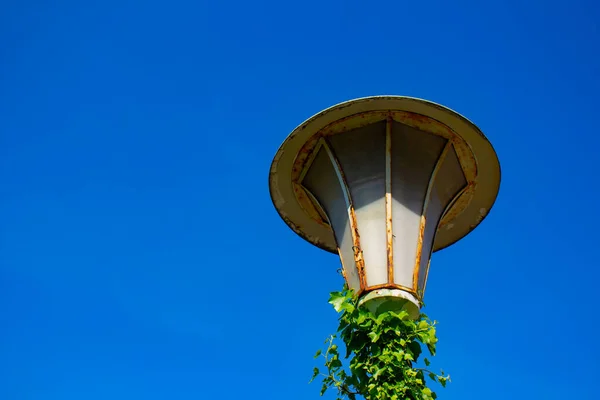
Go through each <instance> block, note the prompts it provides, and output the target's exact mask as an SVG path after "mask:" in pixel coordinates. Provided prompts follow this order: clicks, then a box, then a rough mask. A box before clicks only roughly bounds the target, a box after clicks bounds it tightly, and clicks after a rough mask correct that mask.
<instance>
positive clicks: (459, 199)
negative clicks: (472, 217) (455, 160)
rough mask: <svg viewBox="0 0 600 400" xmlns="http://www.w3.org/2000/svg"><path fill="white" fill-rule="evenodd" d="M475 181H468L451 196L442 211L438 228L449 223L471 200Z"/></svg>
mask: <svg viewBox="0 0 600 400" xmlns="http://www.w3.org/2000/svg"><path fill="white" fill-rule="evenodd" d="M476 186H477V184H476V182H469V183H467V185H466V186H465V187H464V188H462V189H461V190H459V191H458V193H456V195H455V196H454V197H453V198H452V200H451V201H450V203H449V204H448V206H447V207H446V209H445V210H444V212H443V213H442V219H441V221H440V223H439V228H442V227H446V226H447V225H448V224H450V223H451V222H452V221H453V220H454V219H455V218H456V217H457V216H458V215H459V214H460V213H461V212H463V211H464V209H465V208H467V206H468V205H469V203H470V202H471V199H472V198H473V194H474V193H475V189H476Z"/></svg>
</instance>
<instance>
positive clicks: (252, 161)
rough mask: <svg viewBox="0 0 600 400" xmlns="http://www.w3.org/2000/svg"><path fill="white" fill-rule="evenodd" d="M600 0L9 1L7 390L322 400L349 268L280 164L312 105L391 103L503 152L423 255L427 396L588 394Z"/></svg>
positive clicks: (594, 301) (1, 332)
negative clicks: (405, 100)
mask: <svg viewBox="0 0 600 400" xmlns="http://www.w3.org/2000/svg"><path fill="white" fill-rule="evenodd" d="M594 3H595V2H593V1H592V0H589V1H587V2H585V1H580V0H572V1H569V2H567V3H565V2H557V1H541V0H538V1H529V2H524V1H504V2H484V1H477V2H475V1H473V2H471V3H469V2H465V1H452V2H448V1H439V2H419V1H410V2H407V1H382V2H378V3H375V2H374V3H368V2H364V1H362V2H358V1H329V2H327V1H322V2H321V1H319V2H317V1H313V2H306V1H305V2H299V3H290V2H285V1H277V2H265V1H258V2H256V1H251V2H220V1H213V2H193V1H189V2H184V1H169V2H157V1H152V0H150V1H145V2H141V1H131V0H122V1H114V0H108V1H102V2H89V1H54V2H50V1H46V2H32V1H21V2H18V1H14V0H13V1H8V2H5V3H4V4H3V5H2V8H1V12H0V39H1V40H0V398H1V399H3V400H54V399H56V400H80V399H86V400H95V399H101V400H104V399H117V400H118V399H127V400H132V399H148V400H154V399H232V400H233V399H236V400H237V399H240V398H246V399H260V400H267V399H277V400H280V399H291V400H307V399H317V398H318V392H319V387H318V385H316V384H313V385H308V384H307V381H308V380H309V378H310V375H311V372H312V367H313V366H314V361H313V359H312V355H313V354H314V351H315V350H316V349H317V348H318V347H319V346H320V345H321V343H322V342H323V340H324V339H325V337H326V336H327V335H328V334H329V333H331V332H333V331H334V329H335V327H336V325H337V321H336V315H335V313H334V311H333V310H332V309H331V307H330V306H329V305H328V304H327V298H328V293H329V292H330V291H333V290H336V289H338V288H339V287H340V286H341V281H340V278H339V277H338V276H337V275H336V272H335V271H336V269H337V268H338V260H337V258H336V257H335V256H333V255H331V254H328V253H325V252H323V251H321V250H319V249H317V248H314V247H312V246H311V245H310V244H308V243H306V242H304V241H303V240H302V239H300V238H299V237H297V236H296V235H295V234H294V233H293V232H292V231H290V230H289V229H288V228H287V226H286V225H285V224H284V223H283V222H282V221H281V220H280V218H279V217H278V215H277V213H276V212H275V210H274V208H273V206H272V204H271V201H270V198H269V193H268V185H267V175H268V170H269V165H270V163H271V160H272V157H273V155H274V154H275V151H276V150H277V148H278V147H279V145H280V144H281V142H282V141H283V139H284V138H285V137H286V135H287V134H288V133H289V132H290V131H291V130H292V129H293V128H294V127H295V126H296V125H297V124H299V123H300V122H302V121H303V120H304V119H305V118H307V117H309V116H311V115H313V114H314V113H316V112H318V111H320V110H321V109H323V108H325V107H328V106H330V105H333V104H336V103H338V102H341V101H345V100H348V99H352V98H356V97H362V96H369V95H377V94H398V95H407V96H413V97H420V98H425V99H428V100H432V101H435V102H438V103H442V104H444V105H446V106H448V107H450V108H453V109H455V110H456V111H458V112H460V113H461V114H464V115H466V116H467V117H468V118H469V119H471V120H473V121H474V122H475V123H476V124H477V125H479V126H480V128H481V129H482V130H483V131H484V132H485V133H486V135H487V136H488V138H489V139H490V140H491V141H492V143H493V144H494V146H495V148H496V150H497V152H498V155H499V158H500V161H501V165H502V173H503V175H502V179H503V180H502V187H501V190H500V196H499V198H498V201H497V203H496V206H495V207H494V209H493V210H492V212H491V214H490V216H489V217H488V219H486V221H485V222H484V223H483V224H482V225H481V226H480V227H479V228H477V229H476V230H475V231H474V232H473V233H472V234H471V235H470V236H468V237H467V238H466V239H464V240H463V241H461V242H459V243H458V244H456V245H454V246H452V247H450V248H448V249H446V250H444V251H442V252H440V253H437V254H435V255H434V257H433V261H432V271H431V273H430V275H429V276H430V280H429V285H428V292H427V294H426V302H427V310H426V311H427V313H428V314H429V315H430V316H431V317H433V318H435V319H437V320H438V321H440V327H439V336H440V343H439V356H438V357H436V359H435V366H436V367H442V368H444V369H445V370H446V371H447V372H449V373H450V374H451V376H452V378H453V383H452V384H451V385H450V386H449V388H447V389H446V390H442V389H440V390H439V391H438V393H439V394H440V396H441V397H440V398H442V399H448V400H450V399H479V398H485V399H488V400H493V399H525V398H527V399H561V400H562V399H567V398H569V399H570V398H578V399H598V398H599V396H600V395H599V394H598V393H597V387H598V386H597V381H598V374H599V373H600V345H599V343H598V339H597V338H598V334H597V332H598V327H599V321H598V316H599V315H600V313H599V311H598V307H599V305H600V304H599V301H598V280H599V278H600V272H599V269H598V268H599V263H598V261H597V253H596V251H595V250H596V249H597V238H598V233H597V232H598V226H599V224H600V218H599V216H598V204H599V200H598V196H599V195H600V191H599V190H598V183H599V182H600V178H599V177H598V172H599V168H598V158H599V156H600V136H599V135H598V121H597V118H598V115H599V111H598V108H599V106H600V101H599V100H598V93H599V92H600V32H599V31H598V21H599V20H600V7H599V6H598V5H597V4H594ZM367 4H371V5H367ZM329 398H331V397H329Z"/></svg>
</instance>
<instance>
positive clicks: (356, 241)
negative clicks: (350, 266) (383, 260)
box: [322, 139, 367, 292]
mask: <svg viewBox="0 0 600 400" xmlns="http://www.w3.org/2000/svg"><path fill="white" fill-rule="evenodd" d="M322 140H323V148H324V149H325V151H326V152H327V155H328V156H329V160H330V161H331V164H332V165H333V169H334V170H335V173H336V175H337V177H338V180H339V183H340V185H341V186H342V188H343V192H344V200H345V202H346V207H347V209H348V218H349V220H350V232H351V233H352V249H353V251H354V262H355V263H356V269H357V271H358V276H359V280H360V292H362V291H364V290H365V287H366V284H367V279H366V276H365V261H364V258H363V252H362V249H361V247H360V235H359V234H358V227H357V224H356V213H355V212H354V205H353V203H352V196H351V195H350V188H349V187H348V183H347V182H346V177H345V175H344V171H343V170H342V167H341V165H340V163H339V161H338V159H337V157H336V156H335V153H334V151H333V149H332V148H331V146H329V143H327V140H325V139H322ZM339 253H340V254H341V252H339Z"/></svg>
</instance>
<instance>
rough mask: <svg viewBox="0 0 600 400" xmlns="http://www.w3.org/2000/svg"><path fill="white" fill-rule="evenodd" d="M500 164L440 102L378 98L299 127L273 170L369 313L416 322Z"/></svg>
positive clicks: (304, 232)
mask: <svg viewBox="0 0 600 400" xmlns="http://www.w3.org/2000/svg"><path fill="white" fill-rule="evenodd" d="M499 186H500V165H499V162H498V158H497V156H496V153H495V151H494V149H493V147H492V145H491V144H490V142H489V141H488V140H487V139H486V137H485V136H484V135H483V133H482V132H481V131H480V130H479V129H478V128H477V127H476V126H475V125H474V124H473V123H471V122H470V121H469V120H467V119H466V118H464V117H462V116H461V115H459V114H457V113H456V112H454V111H452V110H450V109H448V108H445V107H443V106H440V105H438V104H435V103H432V102H429V101H425V100H420V99H415V98H410V97H401V96H375V97H367V98H362V99H356V100H351V101H348V102H344V103H341V104H338V105H335V106H333V107H331V108H328V109H326V110H324V111H322V112H320V113H318V114H316V115H315V116H313V117H311V118H309V119H308V120H307V121H305V122H304V123H302V124H301V125H300V126H298V127H297V128H296V129H295V130H294V131H293V132H292V133H291V134H290V135H289V136H288V137H287V138H286V140H285V141H284V142H283V144H282V145H281V147H280V148H279V150H278V151H277V154H276V155H275V158H274V160H273V163H272V165H271V171H270V176H269V188H270V192H271V198H272V200H273V203H274V205H275V207H276V208H277V211H278V213H279V215H280V216H281V218H283V220H284V221H285V222H286V223H287V224H288V225H289V227H290V228H291V229H292V230H294V232H296V233H297V234H298V235H300V236H301V237H303V238H304V239H306V240H307V241H309V242H310V243H312V244H314V245H315V246H318V247H320V248H322V249H325V250H327V251H330V252H332V253H337V254H339V256H340V259H341V262H342V266H343V273H344V278H345V280H346V282H347V283H348V285H349V287H350V288H352V289H354V290H355V291H356V292H358V294H359V295H360V296H362V297H361V302H363V303H366V304H367V305H368V306H369V307H370V308H371V309H372V310H374V311H376V312H380V311H383V310H386V309H395V310H399V309H405V310H407V311H408V312H409V313H410V314H411V315H413V316H417V315H418V312H419V307H420V306H421V304H422V300H423V294H424V291H425V285H426V282H427V275H428V272H429V260H430V257H431V253H432V252H433V251H437V250H440V249H443V248H445V247H447V246H450V245H451V244H453V243H455V242H457V241H458V240H460V239H461V238H463V237H464V236H465V235H467V234H468V233H469V232H471V231H472V230H473V229H474V228H475V227H476V226H477V225H479V223H480V222H481V221H482V220H483V219H484V218H485V216H486V215H487V214H488V212H489V210H490V209H491V207H492V205H493V204H494V202H495V200H496V197H497V195H498V190H499Z"/></svg>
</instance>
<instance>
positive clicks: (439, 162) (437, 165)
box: [413, 141, 452, 292]
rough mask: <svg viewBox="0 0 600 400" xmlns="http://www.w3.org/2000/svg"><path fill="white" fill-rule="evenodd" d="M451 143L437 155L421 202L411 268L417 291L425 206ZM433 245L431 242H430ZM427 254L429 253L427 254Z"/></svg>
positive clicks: (427, 205) (429, 199) (425, 219)
mask: <svg viewBox="0 0 600 400" xmlns="http://www.w3.org/2000/svg"><path fill="white" fill-rule="evenodd" d="M451 146H452V143H451V142H450V141H448V142H446V145H445V146H444V148H443V150H442V153H441V154H440V156H439V157H438V160H437V161H436V163H435V167H434V168H433V171H432V172H431V176H430V177H429V182H428V183H427V191H426V192H425V201H424V202H423V209H422V210H421V220H420V221H419V238H418V239H417V257H416V260H415V267H414V269H413V288H414V290H416V291H417V292H418V291H419V273H420V270H421V258H422V257H423V254H422V253H423V239H424V237H425V224H426V223H427V217H426V214H427V208H428V207H429V202H430V201H431V195H432V191H433V187H434V185H435V179H436V178H437V175H438V173H439V171H440V169H441V168H442V165H443V164H444V160H445V159H446V155H447V154H448V151H450V148H451ZM431 246H432V247H433V243H432V244H431ZM427 256H429V254H428V255H427Z"/></svg>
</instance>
